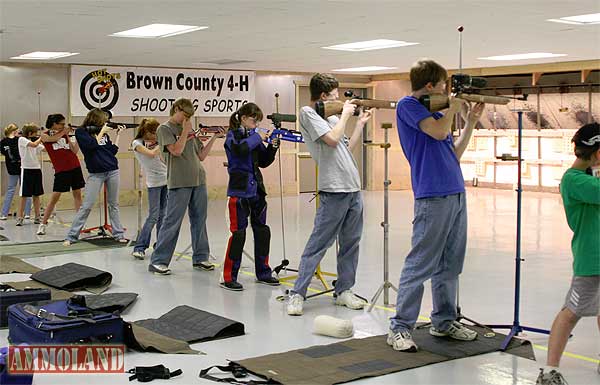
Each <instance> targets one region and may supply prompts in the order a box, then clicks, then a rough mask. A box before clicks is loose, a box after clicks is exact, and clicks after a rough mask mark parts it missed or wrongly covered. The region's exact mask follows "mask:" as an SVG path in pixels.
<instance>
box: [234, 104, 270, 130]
mask: <svg viewBox="0 0 600 385" xmlns="http://www.w3.org/2000/svg"><path fill="white" fill-rule="evenodd" d="M242 116H249V117H251V118H254V119H256V120H262V119H263V113H262V111H261V109H260V108H259V107H258V106H257V105H256V104H254V103H246V104H244V105H243V106H241V107H240V109H239V110H237V111H236V112H234V113H233V114H231V117H230V118H229V129H230V130H234V129H236V128H239V127H240V125H241V123H242Z"/></svg>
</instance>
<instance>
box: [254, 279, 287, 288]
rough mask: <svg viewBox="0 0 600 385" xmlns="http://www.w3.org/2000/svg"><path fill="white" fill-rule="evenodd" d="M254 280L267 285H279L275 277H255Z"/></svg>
mask: <svg viewBox="0 0 600 385" xmlns="http://www.w3.org/2000/svg"><path fill="white" fill-rule="evenodd" d="M256 282H258V283H262V284H263V285H269V286H279V285H281V284H280V283H279V280H278V279H277V278H275V277H267V278H263V279H256Z"/></svg>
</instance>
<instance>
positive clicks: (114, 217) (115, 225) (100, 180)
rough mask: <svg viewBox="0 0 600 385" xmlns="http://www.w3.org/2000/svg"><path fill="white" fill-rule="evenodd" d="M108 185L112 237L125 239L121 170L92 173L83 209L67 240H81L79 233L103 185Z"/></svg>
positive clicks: (76, 216)
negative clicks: (120, 210)
mask: <svg viewBox="0 0 600 385" xmlns="http://www.w3.org/2000/svg"><path fill="white" fill-rule="evenodd" d="M105 183H106V201H107V203H108V217H109V218H110V225H111V226H112V236H113V238H115V239H123V233H124V230H123V226H122V225H121V219H120V217H119V170H113V171H108V172H98V173H90V175H89V178H88V180H87V182H86V184H85V196H84V198H83V204H82V205H81V208H80V209H79V211H78V212H77V214H75V218H73V223H72V224H71V228H70V229H69V232H68V233H67V237H66V238H65V239H67V240H69V241H71V242H75V241H77V239H78V238H79V233H80V232H81V230H82V229H83V226H84V225H85V221H86V220H87V218H88V216H89V215H90V212H91V211H92V208H93V207H94V204H95V203H96V200H97V199H98V194H100V191H101V190H102V185H104V184H105Z"/></svg>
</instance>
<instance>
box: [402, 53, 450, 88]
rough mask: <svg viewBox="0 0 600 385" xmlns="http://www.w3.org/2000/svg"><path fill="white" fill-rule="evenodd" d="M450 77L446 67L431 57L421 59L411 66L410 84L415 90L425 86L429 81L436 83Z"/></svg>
mask: <svg viewBox="0 0 600 385" xmlns="http://www.w3.org/2000/svg"><path fill="white" fill-rule="evenodd" d="M446 79H448V72H446V69H445V68H444V67H442V66H441V65H439V64H438V63H436V62H434V61H433V60H430V59H419V61H417V62H416V63H415V64H413V66H412V67H411V68H410V85H411V87H412V90H413V91H418V90H420V89H421V88H423V87H425V86H426V85H427V83H431V84H432V85H434V86H435V85H436V84H437V83H438V82H440V81H445V80H446Z"/></svg>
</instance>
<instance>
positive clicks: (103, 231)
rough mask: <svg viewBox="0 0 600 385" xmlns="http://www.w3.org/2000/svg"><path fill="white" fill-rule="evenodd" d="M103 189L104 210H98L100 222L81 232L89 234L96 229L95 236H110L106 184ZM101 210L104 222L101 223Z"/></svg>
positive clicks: (110, 228) (110, 227)
mask: <svg viewBox="0 0 600 385" xmlns="http://www.w3.org/2000/svg"><path fill="white" fill-rule="evenodd" d="M103 190H104V191H103V196H104V210H100V224H99V225H98V226H96V227H89V228H87V229H83V230H81V232H82V233H85V234H89V233H91V232H92V231H98V233H97V234H96V235H97V236H100V237H102V238H108V237H110V236H111V235H110V234H112V226H111V225H109V224H108V201H107V198H106V184H104V189H103ZM102 211H104V223H102Z"/></svg>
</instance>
